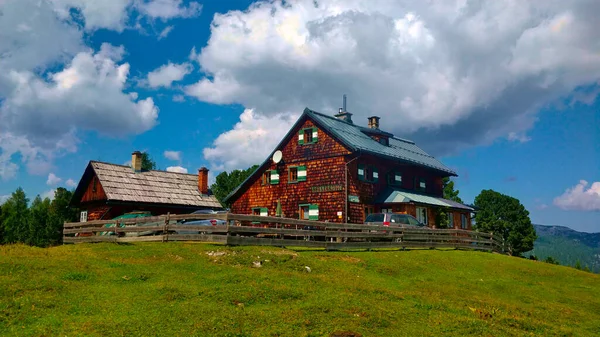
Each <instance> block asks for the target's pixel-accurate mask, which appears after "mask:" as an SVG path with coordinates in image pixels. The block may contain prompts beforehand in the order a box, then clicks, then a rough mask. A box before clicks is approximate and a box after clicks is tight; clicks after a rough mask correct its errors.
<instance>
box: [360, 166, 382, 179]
mask: <svg viewBox="0 0 600 337" xmlns="http://www.w3.org/2000/svg"><path fill="white" fill-rule="evenodd" d="M358 180H361V181H367V182H371V183H376V182H377V181H379V172H378V170H377V167H375V166H372V165H365V164H358Z"/></svg>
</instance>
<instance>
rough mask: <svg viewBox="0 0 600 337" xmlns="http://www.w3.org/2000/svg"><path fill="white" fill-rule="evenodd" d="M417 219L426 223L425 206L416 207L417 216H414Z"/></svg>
mask: <svg viewBox="0 0 600 337" xmlns="http://www.w3.org/2000/svg"><path fill="white" fill-rule="evenodd" d="M416 218H417V220H419V222H420V223H422V224H425V225H428V224H429V222H427V208H425V207H417V216H416Z"/></svg>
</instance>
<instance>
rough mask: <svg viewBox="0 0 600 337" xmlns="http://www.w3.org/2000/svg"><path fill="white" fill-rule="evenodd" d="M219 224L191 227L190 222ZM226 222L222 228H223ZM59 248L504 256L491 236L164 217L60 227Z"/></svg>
mask: <svg viewBox="0 0 600 337" xmlns="http://www.w3.org/2000/svg"><path fill="white" fill-rule="evenodd" d="M211 219H216V220H221V221H220V223H221V224H219V225H207V226H200V225H190V224H187V223H188V222H189V221H192V220H211ZM222 223H225V224H222ZM63 235H64V236H63V242H64V243H83V242H148V241H158V242H166V241H197V242H215V243H225V244H228V245H260V246H279V247H314V248H324V249H326V250H344V249H375V248H397V249H412V248H456V249H473V250H483V251H493V252H498V253H506V252H507V249H506V247H505V244H504V240H502V238H501V237H499V236H497V235H493V234H492V233H483V232H476V231H467V230H462V229H430V228H411V227H394V226H381V225H377V224H348V223H332V222H322V221H310V220H299V219H288V218H279V217H266V216H256V215H242V214H232V213H226V214H178V215H172V214H167V215H163V216H151V217H145V218H134V219H123V220H95V221H89V222H70V223H68V222H67V223H65V224H64V229H63Z"/></svg>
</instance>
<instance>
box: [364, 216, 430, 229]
mask: <svg viewBox="0 0 600 337" xmlns="http://www.w3.org/2000/svg"><path fill="white" fill-rule="evenodd" d="M365 223H366V224H372V225H380V226H395V227H419V228H425V227H427V226H426V225H425V224H423V223H421V222H419V220H417V219H416V218H415V217H414V216H412V215H408V214H398V213H372V214H369V215H368V216H367V218H366V219H365Z"/></svg>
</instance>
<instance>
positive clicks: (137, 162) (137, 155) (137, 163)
mask: <svg viewBox="0 0 600 337" xmlns="http://www.w3.org/2000/svg"><path fill="white" fill-rule="evenodd" d="M131 167H132V168H133V172H136V173H137V172H142V153H141V152H140V151H135V152H133V153H132V154H131Z"/></svg>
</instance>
